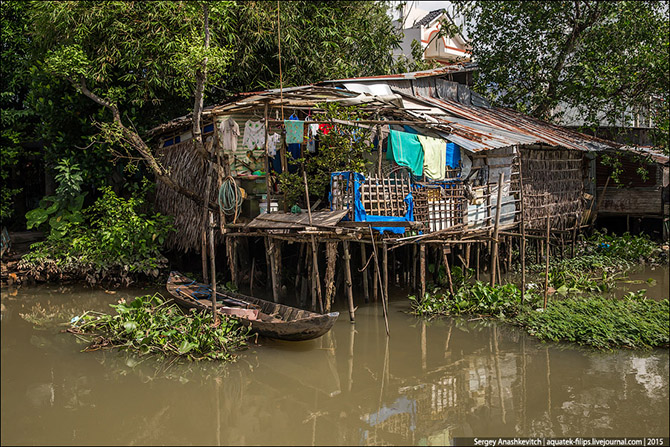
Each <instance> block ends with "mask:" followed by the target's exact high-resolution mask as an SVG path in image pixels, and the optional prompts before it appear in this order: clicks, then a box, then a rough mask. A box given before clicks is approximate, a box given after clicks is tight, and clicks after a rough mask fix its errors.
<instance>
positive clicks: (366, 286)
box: [361, 242, 370, 303]
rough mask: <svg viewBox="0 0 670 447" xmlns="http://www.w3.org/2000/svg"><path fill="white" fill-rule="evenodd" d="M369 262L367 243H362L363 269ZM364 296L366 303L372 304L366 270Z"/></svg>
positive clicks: (364, 272) (364, 274) (366, 271)
mask: <svg viewBox="0 0 670 447" xmlns="http://www.w3.org/2000/svg"><path fill="white" fill-rule="evenodd" d="M367 261H368V256H367V254H366V252H365V243H364V242H361V265H362V266H363V267H366V263H367ZM363 296H364V298H365V302H366V303H369V302H370V291H369V290H368V269H367V268H365V270H363Z"/></svg>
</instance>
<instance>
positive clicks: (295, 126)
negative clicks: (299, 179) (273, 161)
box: [284, 115, 305, 174]
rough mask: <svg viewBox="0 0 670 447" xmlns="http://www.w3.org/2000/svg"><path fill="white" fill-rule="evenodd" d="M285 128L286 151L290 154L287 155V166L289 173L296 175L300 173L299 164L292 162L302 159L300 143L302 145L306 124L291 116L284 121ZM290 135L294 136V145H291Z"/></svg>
mask: <svg viewBox="0 0 670 447" xmlns="http://www.w3.org/2000/svg"><path fill="white" fill-rule="evenodd" d="M287 123H288V124H287ZM284 128H285V129H286V149H287V152H288V153H287V154H286V155H287V157H286V164H287V166H288V172H289V173H291V174H294V173H296V172H298V164H297V163H292V162H291V161H292V160H297V159H298V158H300V155H301V154H300V143H302V141H303V139H304V134H305V122H304V121H300V120H299V119H298V117H297V116H295V115H291V116H290V117H289V119H288V120H284ZM289 129H290V130H289ZM289 133H291V134H292V136H291V137H290V140H291V141H293V143H291V144H289ZM289 154H290V157H289Z"/></svg>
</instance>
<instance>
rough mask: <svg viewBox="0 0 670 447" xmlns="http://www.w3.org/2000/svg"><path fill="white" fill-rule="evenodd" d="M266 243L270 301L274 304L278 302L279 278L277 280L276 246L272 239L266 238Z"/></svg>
mask: <svg viewBox="0 0 670 447" xmlns="http://www.w3.org/2000/svg"><path fill="white" fill-rule="evenodd" d="M266 242H268V245H269V246H268V248H267V251H268V253H269V255H270V276H271V277H272V299H273V300H274V302H275V303H278V302H279V278H277V258H276V254H275V253H276V250H277V245H276V244H275V242H274V240H273V238H271V237H269V236H268V237H267V238H266Z"/></svg>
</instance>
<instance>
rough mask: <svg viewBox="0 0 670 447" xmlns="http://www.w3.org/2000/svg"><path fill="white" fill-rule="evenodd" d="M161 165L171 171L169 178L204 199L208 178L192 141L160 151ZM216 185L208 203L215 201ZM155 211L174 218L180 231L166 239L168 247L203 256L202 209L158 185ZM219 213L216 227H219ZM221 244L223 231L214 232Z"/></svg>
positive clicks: (213, 181)
mask: <svg viewBox="0 0 670 447" xmlns="http://www.w3.org/2000/svg"><path fill="white" fill-rule="evenodd" d="M157 155H158V159H159V162H160V163H161V164H162V165H163V166H165V167H166V168H168V169H169V170H170V176H171V177H172V178H173V179H174V180H175V181H176V182H177V183H179V184H180V185H182V186H183V187H185V188H187V189H190V190H191V191H193V192H195V193H196V194H198V195H200V196H204V195H205V187H206V180H205V179H206V177H205V166H206V165H205V163H203V162H202V161H201V159H200V158H199V157H198V156H197V154H196V152H195V148H194V147H193V140H188V141H185V142H183V143H177V144H175V145H172V146H169V147H167V148H162V149H159V150H158V151H157ZM216 197H217V181H216V176H214V177H213V179H212V188H211V191H210V196H209V200H210V201H216ZM156 208H157V210H158V211H159V212H160V213H163V214H166V215H168V216H173V217H174V226H175V229H176V230H177V231H173V232H170V234H169V235H168V237H167V239H166V242H165V244H166V247H168V248H169V249H176V250H179V251H182V252H189V251H190V250H194V251H196V252H200V247H201V232H202V229H203V228H204V226H203V209H202V207H200V206H198V205H197V204H196V203H195V202H194V201H192V200H191V199H189V198H187V197H184V196H183V195H181V194H179V193H177V192H175V191H173V190H172V189H170V188H168V187H167V186H165V184H164V183H162V182H158V184H157V185H156ZM217 214H218V213H215V216H214V223H215V224H216V225H218V223H219V220H218V215H217ZM214 234H216V235H217V239H218V242H222V241H223V239H222V237H221V233H220V231H215V232H214Z"/></svg>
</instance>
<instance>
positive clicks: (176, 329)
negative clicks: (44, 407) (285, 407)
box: [68, 293, 248, 361]
mask: <svg viewBox="0 0 670 447" xmlns="http://www.w3.org/2000/svg"><path fill="white" fill-rule="evenodd" d="M110 306H111V307H112V308H113V309H114V310H116V315H109V314H104V313H100V312H91V311H89V312H85V313H84V314H83V315H81V316H77V317H74V318H73V319H72V321H71V323H70V328H69V329H68V332H71V333H74V334H77V335H79V336H82V335H84V334H89V335H93V338H92V339H91V338H90V337H89V338H87V337H84V340H85V341H87V342H89V343H90V344H89V346H88V347H87V348H86V349H85V351H95V350H98V349H102V348H121V349H126V350H131V351H135V352H137V353H139V354H140V355H147V354H149V355H150V354H160V355H166V356H178V357H184V358H187V359H189V360H228V361H231V360H234V359H235V351H237V350H239V349H242V348H243V347H245V346H246V338H247V334H248V329H247V328H246V327H245V326H243V325H242V324H241V323H239V321H238V320H236V319H234V318H227V317H224V316H222V317H220V319H219V321H220V324H219V325H218V326H216V327H213V325H212V316H211V314H210V313H206V312H198V311H194V310H192V311H190V312H188V313H184V312H183V311H182V310H181V309H180V308H179V307H178V306H177V305H176V304H174V303H170V302H169V301H166V300H165V299H164V298H163V297H162V296H161V295H160V294H158V293H157V294H154V295H145V296H142V297H138V298H135V299H134V300H133V301H131V302H129V303H126V302H125V300H123V299H122V300H120V301H119V302H118V304H110Z"/></svg>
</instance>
